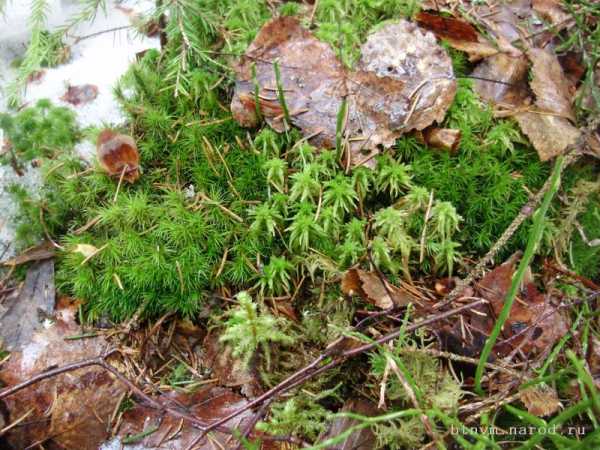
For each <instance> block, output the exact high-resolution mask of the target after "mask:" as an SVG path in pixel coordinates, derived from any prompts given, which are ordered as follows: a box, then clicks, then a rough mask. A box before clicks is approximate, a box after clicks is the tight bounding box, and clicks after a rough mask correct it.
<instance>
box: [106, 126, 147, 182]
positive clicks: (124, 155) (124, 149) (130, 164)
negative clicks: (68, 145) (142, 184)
mask: <svg viewBox="0 0 600 450" xmlns="http://www.w3.org/2000/svg"><path fill="white" fill-rule="evenodd" d="M96 154H97V156H98V162H99V163H100V165H101V166H102V168H103V169H104V170H105V171H106V172H107V173H108V174H109V175H110V176H111V177H120V176H123V179H124V180H126V181H128V182H130V183H133V182H134V181H136V180H137V179H138V178H139V177H140V155H139V153H138V149H137V145H136V144H135V141H134V140H133V139H132V138H131V137H130V136H126V135H124V134H117V133H115V132H114V131H112V130H103V131H102V132H101V133H100V134H99V135H98V141H97V143H96Z"/></svg>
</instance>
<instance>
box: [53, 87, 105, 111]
mask: <svg viewBox="0 0 600 450" xmlns="http://www.w3.org/2000/svg"><path fill="white" fill-rule="evenodd" d="M96 97H98V86H95V85H93V84H82V85H81V86H70V85H69V86H68V87H67V92H65V94H64V95H63V96H62V97H61V98H60V99H61V100H63V101H65V102H67V103H70V104H72V105H75V106H79V105H83V104H85V103H89V102H91V101H94V100H95V99H96Z"/></svg>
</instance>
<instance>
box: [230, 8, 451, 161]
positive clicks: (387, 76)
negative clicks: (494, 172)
mask: <svg viewBox="0 0 600 450" xmlns="http://www.w3.org/2000/svg"><path fill="white" fill-rule="evenodd" d="M361 53H362V56H361V58H360V61H359V62H358V65H357V67H356V69H355V70H354V71H350V70H348V69H347V68H345V67H344V66H343V65H342V63H341V62H340V61H339V60H338V59H337V57H336V56H335V53H334V51H333V50H332V48H331V47H330V46H329V45H328V44H326V43H323V42H320V41H319V40H318V39H316V38H315V37H314V36H313V35H312V34H311V33H310V32H309V31H308V30H306V29H305V28H303V27H302V26H301V25H300V23H299V21H298V20H297V19H295V18H291V17H282V18H278V19H273V20H272V21H270V22H269V23H267V24H266V25H265V26H264V27H263V28H262V29H261V31H260V32H259V34H258V36H257V37H256V39H255V40H254V42H253V43H252V44H251V45H250V47H249V48H248V50H247V51H246V53H245V55H244V56H243V57H242V59H241V61H240V62H239V64H238V65H237V66H236V67H235V71H236V74H237V79H238V81H237V83H236V89H235V94H234V97H233V100H232V103H231V110H232V112H233V115H234V118H235V119H236V120H237V121H238V122H239V123H240V124H242V125H243V126H247V127H251V126H255V125H257V124H258V122H259V117H260V116H262V117H264V118H265V119H266V120H267V122H268V123H269V125H271V126H272V127H273V128H274V129H275V130H277V131H279V132H283V131H284V130H285V129H286V127H287V126H290V125H294V126H297V127H298V128H300V130H301V131H302V134H303V135H304V136H306V137H307V138H308V139H309V140H310V142H311V143H312V144H314V145H316V146H317V147H322V148H336V145H337V143H339V141H336V140H337V139H338V138H339V137H340V136H338V133H342V135H343V139H344V142H346V143H347V147H346V149H347V150H348V151H349V158H350V160H349V161H348V160H347V162H348V164H349V165H350V166H352V167H355V166H359V165H368V166H372V165H373V164H374V161H373V157H374V156H375V155H376V154H378V153H380V149H381V148H389V147H390V146H392V145H393V144H394V143H395V141H396V139H397V138H398V137H399V136H401V135H402V134H404V133H407V132H409V131H411V130H422V129H424V128H426V127H427V126H429V125H431V124H432V123H433V122H441V121H442V120H443V118H444V115H445V113H446V110H447V109H448V107H449V106H450V103H451V102H452V100H453V98H454V93H455V91H456V82H455V80H454V74H453V71H452V65H451V62H450V58H449V57H448V55H447V54H446V52H445V51H444V50H443V49H442V48H441V47H440V46H438V45H437V43H436V42H435V38H434V36H433V35H432V34H431V33H429V32H427V31H425V30H423V29H420V28H419V27H417V26H416V25H415V24H414V23H411V22H408V21H405V20H402V21H399V22H398V23H394V24H388V25H385V26H383V27H382V28H381V29H379V30H378V31H376V32H374V33H372V34H371V35H370V36H369V37H368V38H367V41H366V42H365V43H364V44H363V46H362V47H361ZM277 70H279V71H280V73H281V77H280V78H281V79H280V80H279V81H278V77H277V75H276V72H277ZM340 114H341V115H343V117H341V119H342V120H339V119H340V117H339V116H340ZM286 116H289V118H288V117H286ZM287 120H289V121H291V124H286V121H287ZM340 123H342V125H343V129H340ZM338 146H339V145H338ZM345 156H346V159H347V158H348V155H345Z"/></svg>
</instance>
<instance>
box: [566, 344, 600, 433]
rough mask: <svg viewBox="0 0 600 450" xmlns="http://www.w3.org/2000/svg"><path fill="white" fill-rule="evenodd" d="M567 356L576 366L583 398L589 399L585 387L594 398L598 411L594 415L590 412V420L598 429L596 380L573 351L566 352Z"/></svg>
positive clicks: (593, 403) (593, 402)
mask: <svg viewBox="0 0 600 450" xmlns="http://www.w3.org/2000/svg"><path fill="white" fill-rule="evenodd" d="M566 355H567V358H569V360H570V361H571V363H572V364H573V366H575V370H577V380H578V382H579V384H580V387H581V394H582V396H583V397H584V398H585V397H587V394H586V392H585V389H584V387H583V386H585V387H586V388H587V390H588V391H589V392H590V396H591V397H592V405H593V407H594V408H593V409H595V410H596V411H595V414H594V410H590V411H589V416H590V420H591V421H592V423H593V424H594V426H595V427H596V428H597V427H598V424H597V421H596V414H600V397H599V396H598V389H596V385H595V384H594V380H593V379H592V376H591V375H590V374H589V372H588V371H587V370H586V369H585V367H584V365H583V363H582V362H581V361H580V360H579V359H578V358H577V356H576V355H575V353H573V350H571V349H568V350H567V351H566ZM582 385H583V386H582Z"/></svg>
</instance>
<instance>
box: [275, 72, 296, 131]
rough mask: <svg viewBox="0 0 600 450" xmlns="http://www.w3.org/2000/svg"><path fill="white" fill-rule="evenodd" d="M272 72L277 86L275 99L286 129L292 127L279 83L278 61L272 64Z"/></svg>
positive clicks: (281, 85) (281, 86)
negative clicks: (281, 111)
mask: <svg viewBox="0 0 600 450" xmlns="http://www.w3.org/2000/svg"><path fill="white" fill-rule="evenodd" d="M273 70H274V71H275V83H276V84H277V99H278V100H279V104H280V105H281V108H282V109H283V118H284V120H285V126H286V129H287V128H289V127H291V126H292V120H291V118H290V110H289V109H288V105H287V103H286V101H285V94H284V90H283V83H282V82H281V71H280V70H279V61H274V62H273Z"/></svg>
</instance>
